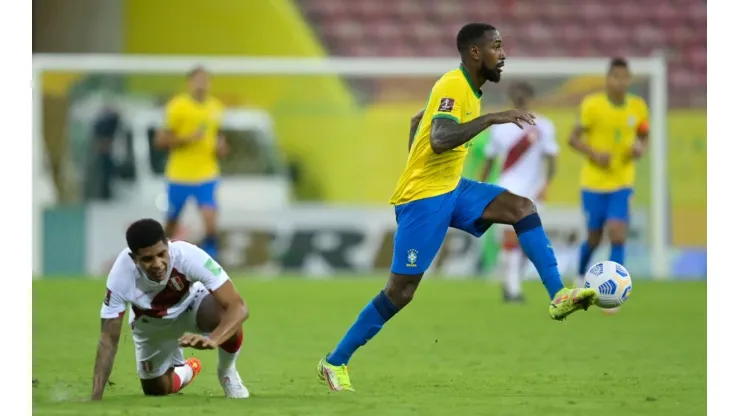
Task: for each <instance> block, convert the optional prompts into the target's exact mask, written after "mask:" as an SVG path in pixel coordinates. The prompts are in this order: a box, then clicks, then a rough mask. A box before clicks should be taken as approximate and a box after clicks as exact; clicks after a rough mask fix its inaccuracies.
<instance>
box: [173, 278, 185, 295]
mask: <svg viewBox="0 0 740 416" xmlns="http://www.w3.org/2000/svg"><path fill="white" fill-rule="evenodd" d="M170 286H172V288H173V289H175V290H176V291H178V292H179V291H181V290H183V289H184V288H185V285H184V284H183V283H182V279H180V276H172V277H171V278H170Z"/></svg>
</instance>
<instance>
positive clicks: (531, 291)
mask: <svg viewBox="0 0 740 416" xmlns="http://www.w3.org/2000/svg"><path fill="white" fill-rule="evenodd" d="M382 284H383V280H381V279H377V278H376V279H358V280H354V279H353V280H350V279H343V280H329V281H308V280H302V279H277V280H272V281H261V280H237V286H238V288H239V290H240V291H241V293H243V294H244V295H245V297H246V299H247V303H248V304H249V306H250V310H251V318H250V319H249V321H248V322H247V324H246V326H245V330H246V332H245V337H244V350H243V351H242V355H241V357H240V358H239V363H238V366H239V370H240V372H241V374H242V377H243V378H244V380H245V383H246V384H247V386H248V387H249V388H250V391H251V392H252V394H253V397H252V398H250V399H248V400H246V401H235V400H226V399H222V398H221V395H222V391H221V388H220V386H219V384H218V381H217V380H216V376H215V366H216V353H215V352H213V351H205V352H201V351H190V350H188V351H187V352H186V356H192V355H197V356H198V357H200V358H201V360H202V362H203V372H202V373H201V374H200V377H199V378H198V379H197V380H196V381H195V383H193V385H191V386H188V387H187V388H186V389H185V390H184V391H183V394H180V395H177V396H173V397H164V398H147V397H143V396H142V394H141V392H140V387H139V382H138V380H137V377H136V369H135V366H134V358H133V345H132V341H131V335H130V330H129V329H127V328H124V332H123V336H122V339H121V345H120V348H119V351H118V359H117V361H116V366H115V369H114V371H113V376H112V378H111V379H112V382H113V383H114V384H113V385H112V386H111V387H110V388H109V389H108V391H107V392H106V396H105V399H104V401H103V402H101V403H81V401H83V400H85V399H86V397H87V395H88V394H89V393H90V388H91V386H90V381H91V376H92V365H93V361H94V357H95V349H96V346H97V340H98V335H99V328H100V323H99V322H100V321H99V318H98V311H99V309H100V304H101V302H102V299H103V296H104V294H105V288H104V283H103V281H90V280H68V281H59V280H42V281H35V282H34V283H33V377H34V379H35V380H36V382H35V383H34V387H33V405H34V413H35V414H39V415H83V416H84V415H91V416H92V415H96V416H97V415H136V416H142V415H168V416H169V415H186V414H187V415H196V414H219V415H228V414H249V415H250V416H254V415H301V416H303V415H315V414H318V415H345V416H349V415H352V416H355V415H360V416H362V415H372V416H378V415H383V416H385V415H425V416H426V415H484V414H485V415H490V414H496V415H534V416H540V415H553V414H598V415H599V416H611V415H614V416H617V415H619V416H622V415H631V416H634V415H650V416H661V415H666V416H667V415H670V416H677V415H697V414H704V413H705V412H706V357H707V351H706V301H705V299H706V284H705V283H703V282H665V283H659V282H643V281H636V284H635V290H634V291H633V292H632V298H631V299H630V300H629V302H628V303H627V304H626V305H625V307H624V308H623V309H622V311H621V312H620V313H618V314H616V315H613V316H612V315H606V314H603V313H602V312H601V311H599V310H598V309H596V308H594V309H592V310H589V311H588V312H586V313H582V312H579V313H577V314H574V315H572V316H571V317H569V318H568V319H567V320H566V321H565V322H564V323H558V322H553V321H551V320H550V319H549V317H548V313H547V306H548V300H547V298H546V294H545V291H544V289H543V288H542V287H541V285H539V284H537V283H532V284H527V285H526V286H525V291H526V295H527V296H528V303H527V304H525V305H504V304H502V303H501V302H500V290H499V289H500V288H499V287H498V286H496V285H492V284H488V283H485V282H481V281H440V280H430V281H427V282H424V283H423V284H422V285H421V288H420V289H419V292H418V294H417V297H416V299H415V300H414V301H413V302H412V304H411V305H410V306H409V308H408V309H407V310H404V311H402V312H401V313H400V314H399V315H397V316H396V317H395V318H394V319H393V320H392V321H391V322H390V323H388V324H387V325H386V327H385V328H384V329H383V331H382V332H381V333H380V334H379V335H378V336H377V337H376V338H375V339H373V340H372V341H371V342H370V343H369V344H368V345H367V346H365V347H363V348H362V349H361V350H360V351H359V352H358V354H357V355H356V356H355V358H354V359H353V360H352V362H351V363H350V368H351V371H352V376H353V379H352V381H353V384H354V387H355V388H356V389H357V392H356V393H355V394H342V393H334V394H331V393H329V391H328V389H327V387H326V386H325V385H322V384H320V383H319V382H318V381H317V380H316V378H315V377H316V376H315V374H314V370H315V366H316V362H317V361H318V360H319V358H320V357H321V355H322V354H325V353H326V352H327V351H328V350H329V349H330V348H332V347H333V346H334V344H335V343H336V342H337V341H338V340H339V338H340V337H341V336H342V334H343V333H344V331H345V330H346V328H347V327H348V326H349V325H350V324H351V323H352V322H353V321H354V319H355V317H356V315H357V313H358V312H359V310H360V309H361V308H362V307H363V306H364V305H365V304H366V303H367V302H368V300H370V299H371V298H372V297H373V296H374V295H375V294H376V293H377V291H378V290H379V288H380V287H382ZM60 293H64V294H65V295H64V296H63V297H60V295H59V294H60Z"/></svg>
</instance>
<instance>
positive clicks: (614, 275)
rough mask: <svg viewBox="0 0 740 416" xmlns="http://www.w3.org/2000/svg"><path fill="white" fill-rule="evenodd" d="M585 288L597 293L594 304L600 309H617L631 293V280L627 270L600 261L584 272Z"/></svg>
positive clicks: (615, 264)
mask: <svg viewBox="0 0 740 416" xmlns="http://www.w3.org/2000/svg"><path fill="white" fill-rule="evenodd" d="M585 287H587V288H589V287H590V288H594V289H596V290H597V291H598V292H599V300H598V301H597V302H596V305H598V306H599V307H601V308H604V309H612V308H617V307H619V306H620V305H621V304H623V303H624V302H626V301H627V299H628V298H629V297H630V293H632V278H631V277H630V274H629V272H628V271H627V269H625V268H624V266H622V265H621V264H619V263H615V262H613V261H602V262H599V263H596V264H594V265H593V266H591V268H590V269H588V272H586V284H585Z"/></svg>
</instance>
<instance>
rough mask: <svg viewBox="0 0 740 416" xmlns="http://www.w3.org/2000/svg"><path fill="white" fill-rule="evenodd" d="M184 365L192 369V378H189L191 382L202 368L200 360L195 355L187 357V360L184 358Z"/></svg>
mask: <svg viewBox="0 0 740 416" xmlns="http://www.w3.org/2000/svg"><path fill="white" fill-rule="evenodd" d="M185 365H187V366H188V367H190V368H192V369H193V378H191V379H190V383H192V382H193V380H195V376H197V375H198V374H200V370H201V368H202V367H201V365H200V360H199V359H197V358H195V357H192V358H188V359H187V360H185ZM188 384H189V383H188Z"/></svg>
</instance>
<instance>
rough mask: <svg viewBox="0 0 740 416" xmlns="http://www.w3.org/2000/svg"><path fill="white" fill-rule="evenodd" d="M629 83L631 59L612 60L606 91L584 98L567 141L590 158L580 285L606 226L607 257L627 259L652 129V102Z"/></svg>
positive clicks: (584, 172) (584, 173) (585, 173)
mask: <svg viewBox="0 0 740 416" xmlns="http://www.w3.org/2000/svg"><path fill="white" fill-rule="evenodd" d="M630 82H631V75H630V71H629V66H628V64H627V61H626V60H625V59H622V58H614V59H612V60H611V62H610V64H609V71H608V73H607V77H606V90H605V91H604V92H600V93H595V94H592V95H588V96H586V97H585V98H584V99H583V101H582V102H581V109H580V121H579V123H578V125H576V127H575V128H574V130H573V133H572V135H571V137H570V140H569V144H570V146H571V147H572V148H573V149H575V150H576V151H577V152H580V153H581V154H583V155H584V156H585V159H586V160H585V162H584V164H583V167H582V169H581V202H582V206H583V212H584V214H585V216H586V225H587V227H588V236H587V238H586V241H584V242H583V244H582V245H581V250H580V257H579V261H578V276H579V282H578V283H579V285H582V284H583V276H584V275H585V273H586V269H587V267H588V266H589V262H590V261H591V255H592V254H593V252H594V250H595V249H596V248H597V247H598V245H599V243H600V242H601V239H602V235H603V234H604V231H605V230H606V234H607V237H608V238H609V242H610V243H611V254H610V255H609V260H612V261H615V262H617V263H620V264H624V261H625V259H624V257H625V247H624V245H625V242H626V240H627V233H628V229H629V228H628V227H629V214H630V212H629V211H630V206H629V205H630V198H631V196H632V193H633V186H634V182H635V160H636V159H638V158H640V156H642V155H643V153H644V152H645V149H646V147H647V141H648V131H649V113H648V107H647V105H646V104H645V101H644V100H643V99H642V98H641V97H638V96H636V95H633V94H629V93H628V92H627V89H628V88H629V86H630Z"/></svg>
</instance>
